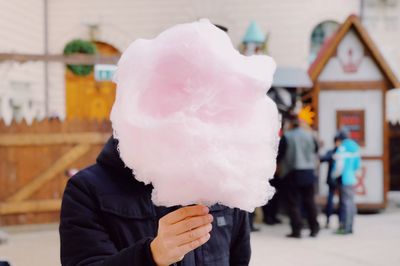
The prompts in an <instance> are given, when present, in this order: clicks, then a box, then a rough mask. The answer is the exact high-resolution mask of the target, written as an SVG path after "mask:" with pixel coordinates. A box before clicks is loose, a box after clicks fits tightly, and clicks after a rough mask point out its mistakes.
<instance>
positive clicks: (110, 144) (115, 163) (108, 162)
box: [96, 136, 133, 177]
mask: <svg viewBox="0 0 400 266" xmlns="http://www.w3.org/2000/svg"><path fill="white" fill-rule="evenodd" d="M96 161H97V163H98V164H100V165H102V166H104V167H106V168H111V169H112V170H113V171H117V172H118V173H119V174H123V175H124V176H125V175H127V176H130V177H133V174H132V170H131V169H129V168H128V167H127V166H125V163H124V162H123V161H122V160H121V157H120V156H119V152H118V140H116V139H114V137H112V136H111V137H110V138H109V139H108V141H107V142H106V144H105V145H104V148H103V150H102V151H101V152H100V154H99V156H97V159H96Z"/></svg>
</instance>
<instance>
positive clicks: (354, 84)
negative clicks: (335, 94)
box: [318, 81, 385, 90]
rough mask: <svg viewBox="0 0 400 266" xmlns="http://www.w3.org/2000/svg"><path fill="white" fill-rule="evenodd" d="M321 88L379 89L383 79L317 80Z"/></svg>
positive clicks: (383, 83) (382, 84)
mask: <svg viewBox="0 0 400 266" xmlns="http://www.w3.org/2000/svg"><path fill="white" fill-rule="evenodd" d="M318 83H319V86H320V89H321V90H381V89H382V86H384V85H385V82H384V81H319V82H318Z"/></svg>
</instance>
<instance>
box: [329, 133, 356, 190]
mask: <svg viewBox="0 0 400 266" xmlns="http://www.w3.org/2000/svg"><path fill="white" fill-rule="evenodd" d="M360 168H361V157H360V146H359V145H358V144H357V143H356V142H355V141H354V140H352V139H345V140H343V142H342V144H341V145H340V146H339V148H338V149H337V151H336V154H335V165H334V169H333V172H335V173H336V176H337V177H338V176H341V177H342V184H343V185H344V186H353V185H355V184H356V183H357V177H356V172H357V171H358V170H359V169H360Z"/></svg>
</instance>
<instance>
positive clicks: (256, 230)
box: [250, 227, 260, 232]
mask: <svg viewBox="0 0 400 266" xmlns="http://www.w3.org/2000/svg"><path fill="white" fill-rule="evenodd" d="M259 231H260V228H257V227H252V228H250V232H259Z"/></svg>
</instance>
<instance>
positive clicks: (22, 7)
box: [0, 0, 400, 266]
mask: <svg viewBox="0 0 400 266" xmlns="http://www.w3.org/2000/svg"><path fill="white" fill-rule="evenodd" d="M200 18H208V19H210V21H211V22H213V23H214V24H217V25H219V26H221V27H222V28H226V29H227V34H228V35H229V37H230V38H231V40H232V43H233V45H234V46H235V47H236V48H237V49H238V50H239V51H240V52H241V53H243V54H245V55H252V54H268V55H270V56H272V57H273V58H274V59H275V61H276V62H277V65H278V68H277V71H276V73H275V76H274V83H273V86H272V88H271V89H270V91H269V92H268V95H269V96H270V97H271V98H272V99H273V100H274V101H275V102H276V103H277V106H278V108H279V111H280V113H281V116H282V120H283V128H284V130H285V129H286V120H288V119H289V118H290V117H293V115H295V116H297V117H299V118H301V119H302V120H303V121H304V122H305V123H306V124H307V126H308V128H309V129H310V130H312V131H313V134H314V135H315V136H316V138H317V139H318V142H319V144H320V150H319V153H320V154H324V153H325V152H326V151H328V150H329V149H330V148H332V146H333V139H334V136H335V134H336V132H337V130H338V129H340V128H343V127H347V128H348V129H349V135H350V137H351V138H352V139H353V140H355V141H356V142H357V143H358V144H359V145H360V146H361V156H362V161H363V164H362V165H363V166H362V170H361V173H360V175H359V176H358V179H357V184H356V185H355V191H356V203H357V206H358V210H359V213H361V214H359V215H358V216H357V217H356V227H357V232H356V233H355V234H354V235H351V236H344V237H338V236H336V235H333V234H332V232H331V231H330V230H323V231H322V232H321V233H320V235H319V237H318V238H317V239H302V240H300V241H298V240H293V239H285V238H284V234H285V232H286V231H287V230H288V225H287V223H288V221H287V218H286V216H285V215H284V213H285V211H284V210H280V209H284V208H283V207H282V208H281V207H280V208H278V209H279V210H278V213H279V215H280V216H281V218H282V223H272V224H273V226H271V225H272V224H271V223H267V224H264V223H262V222H263V221H264V222H265V221H266V220H265V219H263V212H262V211H261V209H260V210H258V211H257V212H256V217H255V223H257V222H258V223H260V224H258V225H256V227H257V226H258V227H257V229H261V230H260V231H259V232H257V233H254V234H253V239H252V241H253V242H252V243H253V259H252V265H260V266H261V265H338V264H340V265H400V255H399V254H398V252H397V248H398V245H399V244H400V207H399V206H400V205H399V204H400V194H399V193H400V192H398V191H400V82H399V80H400V45H399V44H400V0H335V1H327V0H280V1H274V0H246V1H243V0H201V1H200V0H168V1H166V0H114V1H106V0H85V1H80V0H13V1H6V0H0V40H1V42H0V260H8V261H9V262H10V264H11V265H44V266H46V265H59V264H60V263H59V259H58V256H59V250H58V248H59V243H58V241H59V240H58V233H57V223H58V220H59V210H60V204H61V197H62V193H63V190H64V187H65V184H66V182H67V180H68V178H69V177H71V176H72V175H73V174H74V173H75V172H76V171H77V170H79V169H82V168H83V167H85V166H87V165H89V164H91V163H93V162H94V160H95V158H96V156H97V154H98V152H99V151H100V149H101V147H102V145H103V144H104V143H105V141H106V140H107V139H108V137H109V136H110V134H111V126H110V123H109V121H108V117H109V113H110V110H111V107H112V104H113V101H114V97H115V84H114V83H113V82H112V77H113V74H114V72H115V69H116V63H117V62H118V59H119V57H120V54H121V53H122V52H123V51H124V50H125V49H126V48H127V47H128V45H129V44H130V43H131V42H132V41H134V40H135V39H138V38H153V37H155V36H156V35H157V34H158V33H160V32H161V31H163V30H164V29H166V28H168V27H170V26H172V25H175V24H178V23H184V22H191V21H195V20H198V19H200ZM327 171H328V167H327V165H325V164H321V165H320V166H319V167H318V169H316V173H317V176H318V180H317V182H316V184H315V186H316V195H315V198H316V202H317V204H318V206H319V210H320V213H321V214H320V216H319V220H320V223H321V224H322V225H323V224H324V222H325V220H324V219H325V218H324V214H323V211H324V209H325V204H326V197H327V194H328V186H327V185H326V175H327ZM280 201H283V200H282V199H280ZM334 202H335V203H337V196H335V198H334ZM281 205H284V202H283V203H281V204H280V206H281ZM265 215H266V214H265V211H264V218H265ZM331 227H333V226H331ZM289 254H290V255H289ZM288 255H289V256H288Z"/></svg>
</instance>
